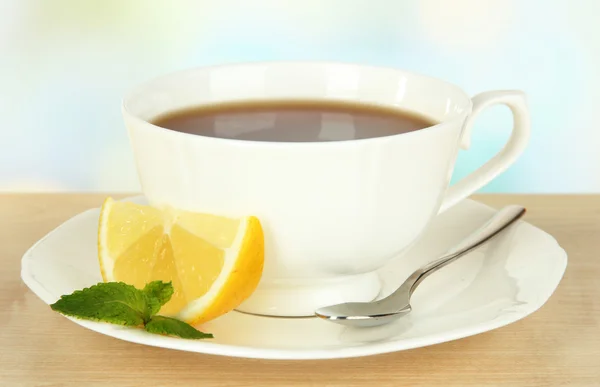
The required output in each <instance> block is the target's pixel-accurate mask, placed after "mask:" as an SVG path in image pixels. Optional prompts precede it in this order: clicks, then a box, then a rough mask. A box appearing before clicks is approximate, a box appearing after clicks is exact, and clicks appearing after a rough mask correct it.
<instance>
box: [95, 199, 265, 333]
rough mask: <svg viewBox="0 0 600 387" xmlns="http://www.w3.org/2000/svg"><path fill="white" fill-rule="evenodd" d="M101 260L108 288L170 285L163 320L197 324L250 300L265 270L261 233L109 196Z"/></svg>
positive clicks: (251, 224)
mask: <svg viewBox="0 0 600 387" xmlns="http://www.w3.org/2000/svg"><path fill="white" fill-rule="evenodd" d="M98 259H99V261H100V271H101V273H102V278H103V279H104V281H105V282H112V281H122V282H125V283H128V284H131V285H133V286H135V287H137V288H143V287H144V286H145V285H146V284H147V283H148V282H150V281H154V280H162V281H171V282H172V284H173V288H174V293H173V296H172V297H171V300H170V301H169V302H168V303H167V304H165V305H164V306H163V307H162V308H161V310H160V314H162V315H166V316H172V317H176V318H178V319H181V320H183V321H186V322H188V323H190V324H199V323H202V322H205V321H208V320H212V319H214V318H216V317H218V316H220V315H223V314H225V313H227V312H229V311H231V310H233V309H234V308H236V307H237V306H239V305H240V304H241V303H242V302H243V301H244V300H245V299H247V298H248V297H249V296H250V295H251V294H252V292H254V290H255V289H256V286H257V285H258V282H259V280H260V277H261V275H262V271H263V264H264V238H263V232H262V227H261V225H260V222H259V221H258V219H257V218H255V217H253V216H249V217H245V218H241V219H232V218H225V217H220V216H215V215H208V214H200V213H192V212H186V211H179V210H176V209H172V208H155V207H151V206H145V205H140V204H135V203H130V202H121V201H115V200H113V199H112V198H107V199H106V200H105V201H104V204H103V205H102V209H101V212H100V223H99V227H98Z"/></svg>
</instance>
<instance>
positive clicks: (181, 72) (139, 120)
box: [121, 60, 473, 147]
mask: <svg viewBox="0 0 600 387" xmlns="http://www.w3.org/2000/svg"><path fill="white" fill-rule="evenodd" d="M273 64H277V65H299V64H304V65H320V66H328V65H333V66H336V65H337V66H354V67H358V68H364V69H372V70H392V71H396V72H401V73H406V74H410V75H413V76H416V77H419V78H422V79H425V80H430V81H435V82H438V83H442V84H445V85H446V86H449V87H450V88H451V89H454V90H455V91H456V92H458V93H459V94H461V95H462V96H463V97H464V99H465V100H466V101H467V106H465V110H464V111H463V112H462V113H461V114H458V115H456V116H455V117H454V118H451V119H448V120H444V121H440V122H438V123H437V124H435V125H431V126H428V127H426V128H422V129H419V130H415V131H410V132H405V133H397V134H393V135H388V136H380V137H369V138H360V139H351V140H331V141H296V142H292V141H263V140H242V139H235V138H222V137H210V136H203V135H199V134H192V133H186V132H179V131H176V130H171V129H167V128H163V127H161V126H157V125H154V124H153V123H151V122H149V121H148V120H145V119H142V118H140V117H138V116H137V115H136V114H133V113H132V112H131V111H130V110H129V109H128V107H127V102H128V101H129V100H130V99H131V98H132V97H133V96H134V95H136V94H137V91H138V90H139V89H141V88H143V87H144V86H146V85H148V84H151V83H153V82H155V81H158V80H160V79H165V78H170V77H178V76H181V75H184V74H186V73H192V72H195V71H198V70H200V69H203V70H207V71H210V70H216V69H220V68H228V67H229V68H233V67H246V66H260V65H273ZM472 108H473V101H472V100H471V97H469V95H468V94H467V93H466V92H465V91H464V90H463V89H461V88H460V87H459V86H458V85H456V84H454V83H451V82H448V81H445V80H443V79H440V78H436V77H433V76H430V75H425V74H421V73H418V72H414V71H409V70H404V69H402V68H397V67H392V66H379V65H370V64H363V63H355V62H344V61H318V60H317V61H315V60H293V61H288V60H269V61H247V62H229V63H222V64H215V65H208V66H195V67H190V68H186V69H182V70H177V71H173V72H169V73H166V74H161V75H158V76H155V77H153V78H150V79H147V80H146V81H144V82H142V83H140V84H137V85H136V86H135V87H133V88H132V89H130V90H129V91H128V92H127V93H125V95H124V96H123V97H122V99H121V112H122V114H123V115H124V116H126V117H127V118H128V119H129V120H132V121H135V122H136V124H139V125H142V126H143V127H145V128H146V130H152V131H155V132H163V133H169V135H174V136H181V138H186V139H190V140H194V141H199V140H200V139H201V140H202V141H214V142H215V143H220V144H227V143H229V144H235V145H238V146H239V145H242V146H253V145H254V146H257V145H260V146H269V147H282V146H286V147H306V146H329V147H332V146H341V145H345V146H348V145H353V144H354V145H355V144H358V143H377V142H382V141H389V140H391V139H397V138H398V137H400V136H402V138H404V137H408V136H414V135H417V134H418V133H421V132H429V131H432V130H437V129H440V128H442V127H445V126H447V125H448V124H453V123H456V122H459V121H463V120H464V119H465V118H466V117H467V116H468V115H469V114H470V113H471V111H472Z"/></svg>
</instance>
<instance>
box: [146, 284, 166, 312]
mask: <svg viewBox="0 0 600 387" xmlns="http://www.w3.org/2000/svg"><path fill="white" fill-rule="evenodd" d="M143 292H144V294H145V296H146V302H147V305H148V314H149V316H150V317H152V316H154V315H155V314H157V313H158V311H159V310H160V308H161V307H162V306H163V305H164V304H166V303H167V302H169V300H170V299H171V296H172V295H173V285H171V282H162V281H152V282H150V283H148V284H147V285H146V286H145V287H144V290H143Z"/></svg>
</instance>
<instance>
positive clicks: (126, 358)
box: [0, 194, 600, 387]
mask: <svg viewBox="0 0 600 387" xmlns="http://www.w3.org/2000/svg"><path fill="white" fill-rule="evenodd" d="M103 198H104V195H63V194H56V195H0V246H1V249H2V250H1V251H2V256H3V257H2V262H3V265H2V266H1V267H0V287H1V290H2V291H1V292H0V310H1V311H2V318H1V319H0V386H7V387H8V386H11V387H12V386H96V385H107V386H108V385H110V386H173V387H174V386H189V385H202V386H238V385H257V386H283V385H319V386H321V385H326V386H334V385H340V386H354V385H377V386H385V385H390V386H392V385H393V386H437V385H443V386H447V387H450V386H457V387H458V386H460V387H467V386H478V387H479V386H511V387H517V386H600V257H599V252H600V196H542V195H537V196H523V195H519V196H509V195H485V196H478V197H477V199H478V200H481V201H483V202H485V203H488V204H490V205H492V206H495V207H500V206H501V205H503V204H508V203H519V204H522V205H525V206H526V207H527V208H528V209H529V212H528V215H527V217H526V220H527V221H529V222H531V223H533V224H534V225H536V226H538V227H540V228H542V229H544V230H546V231H547V232H549V233H550V234H552V235H554V236H555V237H556V238H557V239H558V241H559V243H560V244H561V245H562V246H563V247H564V248H565V249H566V251H567V253H568V254H569V264H568V268H567V272H566V274H565V277H564V279H563V281H562V282H561V284H560V285H559V287H558V290H557V291H556V293H555V294H554V296H553V297H552V298H551V299H550V300H549V301H548V303H547V304H546V305H545V306H543V307H542V308H541V309H540V310H539V311H538V312H536V313H534V314H533V315H531V316H529V317H528V318H525V319H524V320H521V321H519V322H517V323H515V324H512V325H509V326H507V327H504V328H501V329H498V330H495V331H492V332H487V333H484V334H480V335H477V336H473V337H469V338H466V339H462V340H458V341H455V342H450V343H445V344H439V345H435V346H431V347H426V348H420V349H416V350H410V351H404V352H397V353H391V354H386V355H378V356H371V357H364V358H355V359H343V360H328V361H266V360H245V359H236V358H226V357H219V356H208V355H199V354H195V353H186V352H179V351H171V350H166V349H161V348H151V347H146V346H142V345H137V344H132V343H128V342H124V341H120V340H117V339H113V338H110V337H106V336H103V335H100V334H97V333H94V332H91V331H88V330H86V329H84V328H82V327H80V326H78V325H75V324H73V323H72V322H70V321H68V320H67V319H65V318H63V317H62V316H60V315H58V314H57V313H53V312H51V311H50V310H49V308H48V307H47V306H46V305H45V304H44V303H43V302H42V301H41V300H39V299H38V298H37V297H36V296H35V295H34V294H33V293H31V292H30V291H29V290H28V288H27V287H26V286H25V285H24V284H23V283H22V282H21V279H20V261H21V256H22V255H23V253H24V252H25V250H26V249H27V248H29V247H30V246H31V245H32V244H33V243H34V242H35V241H37V240H38V239H39V238H40V237H42V236H43V235H44V234H46V233H47V232H48V231H50V230H52V229H53V228H54V227H56V226H58V225H59V224H60V223H62V222H63V221H65V220H66V219H68V218H69V217H71V216H73V215H75V214H77V213H78V212H80V211H82V210H84V209H87V208H91V207H96V206H98V205H100V204H101V202H102V200H103Z"/></svg>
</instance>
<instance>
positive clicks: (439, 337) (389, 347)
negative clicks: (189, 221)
mask: <svg viewBox="0 0 600 387" xmlns="http://www.w3.org/2000/svg"><path fill="white" fill-rule="evenodd" d="M141 199H144V197H143V195H136V196H131V197H128V198H124V199H122V200H141ZM464 202H468V205H471V206H476V207H479V209H478V210H479V211H482V210H485V211H488V212H493V211H495V209H493V208H492V207H490V206H488V205H486V204H483V203H481V202H478V201H476V200H473V199H469V198H467V199H464V200H462V201H461V202H459V203H458V204H457V205H461V204H463V203H464ZM97 211H99V208H91V209H88V210H85V211H82V212H80V213H78V214H76V215H75V216H73V217H71V218H69V219H67V220H65V221H64V222H63V223H61V224H60V225H59V226H57V227H56V228H54V229H53V230H51V231H50V232H48V233H47V234H46V235H45V236H43V237H42V238H40V239H39V240H38V241H37V242H35V243H34V244H33V245H32V246H31V247H30V248H29V249H28V250H27V251H26V252H25V254H24V255H23V257H22V259H21V279H22V281H23V282H24V283H25V285H27V287H29V289H30V290H31V291H32V292H33V293H34V294H35V295H36V296H37V297H38V298H40V299H41V300H42V301H43V302H44V303H46V304H48V305H49V304H51V303H53V302H55V301H56V300H57V299H58V297H56V296H54V295H53V294H52V293H51V292H50V291H48V290H47V289H46V288H45V287H44V286H43V285H42V284H41V283H40V282H39V281H37V279H36V278H35V276H34V274H33V271H32V270H31V269H30V265H32V264H33V263H34V259H33V258H34V254H33V253H34V252H35V250H36V247H37V246H39V245H40V244H41V243H43V242H44V241H45V240H47V239H48V238H50V237H52V236H53V234H55V233H57V232H59V231H60V229H61V228H63V227H65V225H66V224H67V223H69V222H71V221H72V220H74V219H75V218H78V217H85V216H89V215H90V213H91V212H97ZM522 222H524V223H526V224H528V225H529V226H531V227H533V228H535V229H536V230H538V231H539V232H541V233H542V234H543V235H544V236H545V237H546V238H545V239H546V242H545V243H549V244H552V245H553V246H552V247H551V249H552V251H553V254H552V256H553V261H554V270H553V271H552V272H551V273H550V274H551V275H549V276H547V277H546V281H544V282H545V288H546V289H547V290H546V291H545V292H540V294H541V295H543V297H537V298H536V299H535V300H532V301H529V302H528V303H527V305H528V309H527V310H520V311H519V313H518V314H517V315H515V314H503V315H500V316H499V317H497V318H495V319H493V320H489V321H486V322H483V323H479V324H476V325H467V326H462V327H460V328H456V329H452V330H448V331H442V332H438V333H432V334H428V335H424V336H419V337H413V338H404V339H403V338H398V339H393V340H390V341H385V342H379V343H370V344H366V345H361V346H347V347H337V348H328V349H305V348H299V349H280V348H260V347H250V346H241V345H232V344H221V343H215V342H211V341H210V339H207V340H202V341H192V340H182V339H178V338H171V337H166V336H158V335H152V334H150V333H147V332H145V331H143V330H139V329H135V328H130V327H121V326H116V325H112V324H108V323H102V322H93V321H87V320H79V319H76V318H72V317H69V316H63V317H65V318H67V319H69V320H71V321H73V322H74V323H76V324H77V325H80V326H82V327H84V328H87V329H89V330H92V331H94V332H97V333H100V334H103V335H106V336H110V337H113V338H116V339H119V340H123V341H127V342H132V343H136V344H142V345H148V346H152V347H159V348H167V349H173V350H180V351H186V352H195V353H201V354H208V355H218V356H229V357H239V358H250V359H267V360H326V359H341V358H354V357H362V356H373V355H378V354H385V353H391V352H398V351H404V350H409V349H414V348H420V347H426V346H430V345H435V344H441V343H445V342H450V341H454V340H458V339H462V338H466V337H470V336H474V335H478V334H481V333H484V332H488V331H492V330H495V329H498V328H501V327H503V326H506V325H509V324H512V323H514V322H517V321H519V320H521V319H523V318H525V317H527V316H529V315H531V314H532V313H534V312H536V311H537V310H539V309H540V308H541V307H542V306H543V305H544V304H545V303H546V302H547V301H548V300H549V299H550V297H551V296H552V295H553V294H554V292H555V291H556V288H557V287H558V285H559V284H560V282H561V280H562V278H563V276H564V273H565V271H566V267H567V262H568V255H567V253H566V251H565V250H564V249H563V248H562V247H561V246H560V244H559V243H558V241H557V240H556V239H555V238H554V237H553V236H551V235H550V234H548V233H547V232H545V231H543V230H541V229H540V228H538V227H536V226H534V225H532V224H531V223H528V222H526V221H522ZM548 250H550V247H548ZM231 313H241V312H237V311H233V312H231ZM253 317H255V318H264V317H260V316H253ZM269 318H275V319H279V318H278V317H269ZM308 318H317V317H308ZM281 319H285V317H283V318H281Z"/></svg>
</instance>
